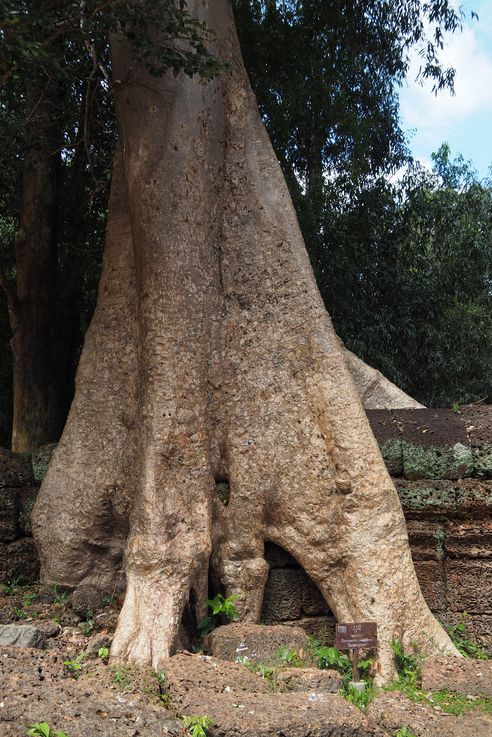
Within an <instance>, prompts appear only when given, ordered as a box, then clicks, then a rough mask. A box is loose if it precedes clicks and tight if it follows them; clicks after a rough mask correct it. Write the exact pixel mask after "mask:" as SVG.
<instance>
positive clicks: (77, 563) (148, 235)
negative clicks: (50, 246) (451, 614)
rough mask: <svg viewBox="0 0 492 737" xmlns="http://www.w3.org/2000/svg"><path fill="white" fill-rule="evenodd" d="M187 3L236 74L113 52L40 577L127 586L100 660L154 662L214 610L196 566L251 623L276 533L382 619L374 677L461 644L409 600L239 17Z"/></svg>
mask: <svg viewBox="0 0 492 737" xmlns="http://www.w3.org/2000/svg"><path fill="white" fill-rule="evenodd" d="M189 9H190V10H191V12H193V13H196V14H197V15H198V16H199V17H200V18H203V19H204V20H206V22H207V23H208V24H209V25H210V26H211V27H212V28H214V29H215V31H216V34H217V39H216V42H215V52H216V53H218V54H220V55H221V56H223V57H224V58H226V59H229V60H230V61H231V66H230V68H229V70H228V71H227V72H226V73H224V74H223V75H222V76H221V77H220V78H219V79H217V80H215V81H214V82H211V83H207V84H204V83H202V82H201V81H199V80H197V79H193V80H190V79H188V78H184V77H178V78H174V77H172V76H171V75H169V76H165V77H163V78H160V79H154V78H151V77H149V76H148V75H147V74H146V73H145V71H143V70H141V69H138V68H137V67H135V66H134V65H132V61H131V55H130V49H129V46H128V44H127V43H126V42H125V41H124V39H115V41H114V44H113V59H114V74H115V80H119V82H116V85H117V87H118V88H119V92H118V94H117V113H118V119H119V125H120V141H121V145H120V151H119V153H118V156H117V159H116V163H115V172H114V180H113V191H112V196H111V202H110V213H109V228H108V242H107V250H106V256H105V262H104V273H103V277H102V281H101V286H100V290H99V300H98V306H97V310H96V314H95V317H94V320H93V323H92V325H91V328H90V331H89V333H88V336H87V339H86V344H85V347H84V351H83V355H82V359H81V363H80V368H79V372H78V376H77V391H76V396H75V400H74V403H73V406H72V409H71V412H70V416H69V419H68V422H67V426H66V429H65V432H64V435H63V438H62V441H61V443H60V445H59V447H58V449H57V451H56V453H55V456H54V458H53V461H52V463H51V465H50V468H49V471H48V474H47V477H46V479H45V482H44V484H43V486H42V489H41V492H40V495H39V498H38V502H37V505H36V509H35V514H34V525H33V527H34V534H35V536H36V540H37V544H38V546H39V550H40V556H41V561H42V571H43V576H44V579H45V580H48V581H52V582H57V583H58V584H61V585H65V586H77V585H80V584H82V583H84V584H97V585H99V586H102V587H105V588H110V587H113V585H114V580H115V576H116V577H118V576H120V575H121V577H122V581H123V576H124V578H125V580H126V596H125V601H124V605H123V608H122V611H121V614H120V618H119V623H118V628H117V631H116V635H115V640H114V643H113V647H112V657H113V659H115V660H129V661H136V662H142V663H148V664H152V666H153V667H154V668H159V667H160V664H161V663H162V661H163V659H164V658H165V657H167V655H168V654H169V653H170V652H172V651H173V648H174V647H175V643H176V641H177V637H178V631H179V627H180V622H181V619H182V616H183V612H184V611H185V609H188V610H189V609H190V607H191V610H192V612H193V613H194V615H195V616H196V618H197V619H198V620H199V619H200V618H201V617H202V616H203V615H204V614H205V611H206V599H207V588H208V579H209V572H210V574H211V577H212V579H213V580H215V581H216V582H218V583H220V585H221V587H222V589H223V591H224V592H225V594H226V595H230V594H233V593H238V594H239V595H240V597H241V598H240V599H239V601H238V605H239V608H240V613H241V618H242V619H243V620H244V621H249V622H257V621H258V619H259V616H260V611H261V603H262V597H263V588H264V584H265V581H266V578H267V573H268V566H267V564H266V562H265V559H264V555H263V553H264V544H265V542H266V541H271V542H274V543H276V544H278V545H281V546H282V547H283V548H285V549H286V550H287V551H288V552H289V553H291V554H292V555H293V556H294V557H295V558H296V559H297V560H298V561H299V563H300V564H301V565H302V566H303V567H304V568H305V570H306V572H307V573H308V574H309V576H311V578H312V579H313V580H314V581H315V582H316V584H317V585H318V587H319V588H320V590H321V592H322V594H323V596H324V597H325V599H326V601H327V602H328V604H329V605H330V607H331V609H332V610H333V612H334V613H335V615H336V617H337V619H338V620H339V621H342V620H349V621H360V620H370V621H377V622H378V625H379V633H380V660H381V668H382V671H381V677H382V678H383V679H387V678H389V677H390V676H391V675H392V674H393V672H394V667H393V659H392V655H391V640H392V639H394V638H397V639H401V640H403V641H404V642H405V643H409V642H415V643H418V644H419V645H420V646H421V647H423V648H424V649H426V650H427V651H430V652H447V653H453V654H456V651H455V650H454V647H453V645H452V644H451V642H450V640H449V638H448V636H447V635H446V633H445V632H444V631H443V629H442V628H441V626H440V625H439V624H438V623H437V621H436V620H435V619H434V617H433V616H432V614H431V613H430V611H429V609H428V607H427V605H426V604H425V601H424V599H423V597H422V594H421V592H420V588H419V585H418V582H417V579H416V576H415V572H414V568H413V564H412V559H411V555H410V550H409V546H408V538H407V532H406V527H405V520H404V517H403V514H402V511H401V508H400V504H399V501H398V496H397V494H396V492H395V489H394V487H393V484H392V482H391V480H390V478H389V476H388V474H387V472H386V469H385V466H384V463H383V461H382V459H381V456H380V453H379V450H378V447H377V444H376V441H375V439H374V437H373V435H372V432H371V430H370V427H369V424H368V422H367V419H366V416H365V413H364V410H363V407H362V405H361V402H360V400H359V397H358V394H357V391H356V388H355V385H354V382H353V381H352V378H351V376H350V373H349V371H348V370H347V365H346V361H345V358H344V354H343V349H342V348H341V345H340V342H339V340H338V338H337V337H336V335H335V333H334V331H333V327H332V325H331V322H330V318H329V316H328V315H327V313H326V310H325V308H324V306H323V302H322V300H321V297H320V295H319V293H318V290H317V287H316V283H315V280H314V277H313V273H312V270H311V266H310V264H309V260H308V257H307V254H306V250H305V247H304V244H303V240H302V236H301V233H300V230H299V226H298V223H297V220H296V216H295V212H294V209H293V206H292V203H291V200H290V197H289V194H288V191H287V187H286V184H285V182H284V179H283V176H282V174H281V170H280V167H279V164H278V162H277V160H276V157H275V155H274V152H273V149H272V146H271V144H270V141H269V139H268V136H267V134H266V131H265V129H264V127H263V125H262V122H261V120H260V117H259V114H258V111H257V107H256V102H255V99H254V96H253V94H252V92H251V89H250V86H249V82H248V80H247V76H246V74H245V71H244V68H243V65H242V60H241V55H240V50H239V45H238V41H237V37H236V33H235V28H234V20H233V16H232V11H231V8H230V4H229V2H228V0H214V1H213V2H203V1H201V0H200V1H198V0H195V1H194V2H190V3H189ZM219 482H220V483H221V484H222V485H223V484H224V483H225V482H228V483H229V486H230V496H229V501H228V504H227V505H225V504H224V503H223V501H222V500H221V498H219V496H218V495H217V494H216V492H215V489H216V483H219ZM128 520H129V528H128ZM125 541H126V542H125Z"/></svg>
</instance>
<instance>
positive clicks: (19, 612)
mask: <svg viewBox="0 0 492 737" xmlns="http://www.w3.org/2000/svg"><path fill="white" fill-rule="evenodd" d="M14 614H15V616H16V618H17V619H27V617H29V616H30V612H28V611H26V610H25V609H19V607H16V608H15V609H14Z"/></svg>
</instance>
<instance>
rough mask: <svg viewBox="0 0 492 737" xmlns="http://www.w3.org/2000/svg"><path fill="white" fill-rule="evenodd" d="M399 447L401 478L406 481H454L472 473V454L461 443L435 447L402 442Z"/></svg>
mask: <svg viewBox="0 0 492 737" xmlns="http://www.w3.org/2000/svg"><path fill="white" fill-rule="evenodd" d="M401 445H402V456H403V476H404V477H405V478H406V479H409V480H415V479H456V478H463V477H465V476H469V475H471V473H472V470H473V456H472V452H471V449H470V448H469V447H467V446H466V445H463V443H455V444H454V445H452V446H448V447H443V446H441V447H436V446H422V445H415V444H413V443H407V442H406V441H404V440H402V442H401Z"/></svg>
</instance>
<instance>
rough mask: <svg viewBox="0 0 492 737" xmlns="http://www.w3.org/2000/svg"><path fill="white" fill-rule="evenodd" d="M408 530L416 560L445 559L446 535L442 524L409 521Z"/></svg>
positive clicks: (416, 520) (426, 521)
mask: <svg viewBox="0 0 492 737" xmlns="http://www.w3.org/2000/svg"><path fill="white" fill-rule="evenodd" d="M407 530H408V537H409V540H410V547H411V548H412V557H413V559H414V560H429V559H434V560H440V559H441V558H442V557H443V555H444V551H445V541H446V533H445V528H444V525H443V523H442V522H438V521H428V520H422V519H409V520H408V521H407Z"/></svg>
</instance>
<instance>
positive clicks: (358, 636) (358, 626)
mask: <svg viewBox="0 0 492 737" xmlns="http://www.w3.org/2000/svg"><path fill="white" fill-rule="evenodd" d="M335 646H336V647H337V648H338V650H351V651H352V678H353V680H354V682H355V683H358V682H359V680H360V675H359V656H360V651H361V650H372V649H373V648H377V646H378V626H377V624H376V622H343V623H342V624H337V625H336V629H335Z"/></svg>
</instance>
